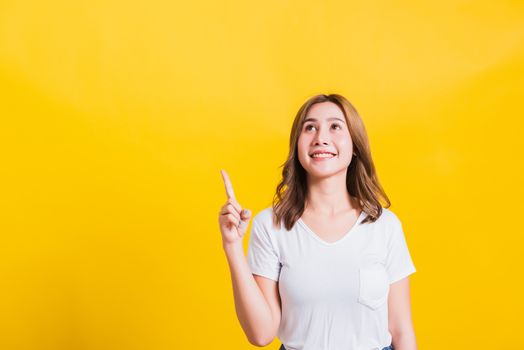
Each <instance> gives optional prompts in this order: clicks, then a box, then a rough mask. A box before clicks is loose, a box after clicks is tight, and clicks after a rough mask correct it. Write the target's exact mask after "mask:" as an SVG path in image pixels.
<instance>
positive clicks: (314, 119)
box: [304, 117, 346, 123]
mask: <svg viewBox="0 0 524 350" xmlns="http://www.w3.org/2000/svg"><path fill="white" fill-rule="evenodd" d="M327 120H340V121H341V122H344V123H345V122H346V121H345V120H343V119H340V118H336V117H332V118H327ZM309 121H312V122H316V121H317V119H316V118H311V117H310V118H306V119H304V123H305V122H309Z"/></svg>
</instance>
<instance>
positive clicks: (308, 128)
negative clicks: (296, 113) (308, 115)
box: [305, 124, 314, 131]
mask: <svg viewBox="0 0 524 350" xmlns="http://www.w3.org/2000/svg"><path fill="white" fill-rule="evenodd" d="M310 126H314V125H313V124H309V125H306V127H305V129H306V130H307V131H309V130H310Z"/></svg>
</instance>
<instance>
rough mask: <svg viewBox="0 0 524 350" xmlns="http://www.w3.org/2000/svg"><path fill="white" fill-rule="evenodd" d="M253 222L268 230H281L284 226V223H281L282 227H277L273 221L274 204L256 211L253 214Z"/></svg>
mask: <svg viewBox="0 0 524 350" xmlns="http://www.w3.org/2000/svg"><path fill="white" fill-rule="evenodd" d="M253 224H255V225H257V226H261V227H262V228H265V229H266V230H268V231H279V230H281V229H282V228H283V223H280V227H276V226H275V225H274V223H273V206H267V207H265V208H263V209H261V210H260V211H259V212H258V213H256V214H255V216H253Z"/></svg>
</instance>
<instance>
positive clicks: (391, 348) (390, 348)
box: [278, 343, 395, 350]
mask: <svg viewBox="0 0 524 350" xmlns="http://www.w3.org/2000/svg"><path fill="white" fill-rule="evenodd" d="M278 350H286V348H285V347H284V344H282V345H281V346H280V349H278ZM382 350H395V348H394V347H393V343H391V345H390V346H386V347H385V348H382Z"/></svg>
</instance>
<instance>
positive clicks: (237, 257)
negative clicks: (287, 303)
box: [224, 245, 281, 346]
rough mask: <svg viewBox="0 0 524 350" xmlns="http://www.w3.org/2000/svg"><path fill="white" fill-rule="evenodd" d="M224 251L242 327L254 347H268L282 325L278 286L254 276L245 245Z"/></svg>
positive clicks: (226, 248)
mask: <svg viewBox="0 0 524 350" xmlns="http://www.w3.org/2000/svg"><path fill="white" fill-rule="evenodd" d="M224 251H225V253H226V257H227V261H228V264H229V269H230V272H231V281H232V283H233V294H234V298H235V309H236V313H237V317H238V319H239V321H240V324H241V326H242V328H243V330H244V333H245V334H246V336H247V338H248V340H249V342H250V343H251V344H253V345H256V346H266V345H268V344H270V343H271V342H272V341H273V339H275V337H276V335H277V331H278V327H279V325H280V317H281V305H280V297H279V293H278V284H277V282H276V281H273V280H271V279H269V278H266V277H262V276H258V275H254V274H252V273H251V270H250V268H249V265H248V263H247V261H246V257H245V256H244V250H243V248H242V245H230V246H226V245H224Z"/></svg>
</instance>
